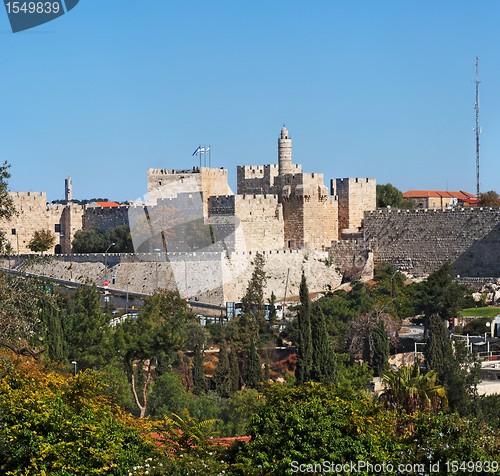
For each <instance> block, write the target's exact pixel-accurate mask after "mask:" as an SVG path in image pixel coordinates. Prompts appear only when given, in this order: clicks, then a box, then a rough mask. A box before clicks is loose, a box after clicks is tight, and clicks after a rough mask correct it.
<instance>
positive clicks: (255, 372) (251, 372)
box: [245, 336, 262, 388]
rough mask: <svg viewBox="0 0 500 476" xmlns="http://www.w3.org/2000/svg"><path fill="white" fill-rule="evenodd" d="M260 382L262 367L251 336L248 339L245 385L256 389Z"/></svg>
mask: <svg viewBox="0 0 500 476" xmlns="http://www.w3.org/2000/svg"><path fill="white" fill-rule="evenodd" d="M261 381H262V365H261V362H260V357H259V353H258V352H257V347H256V345H255V340H254V338H253V336H252V337H251V338H250V347H249V349H248V359H247V372H246V378H245V383H246V385H247V387H249V388H257V387H258V386H259V384H260V382H261Z"/></svg>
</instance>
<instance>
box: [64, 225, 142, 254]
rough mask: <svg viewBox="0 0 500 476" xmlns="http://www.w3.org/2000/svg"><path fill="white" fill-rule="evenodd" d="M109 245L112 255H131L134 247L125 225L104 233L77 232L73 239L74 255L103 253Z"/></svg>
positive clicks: (93, 229) (91, 231)
mask: <svg viewBox="0 0 500 476" xmlns="http://www.w3.org/2000/svg"><path fill="white" fill-rule="evenodd" d="M111 243H115V245H114V246H113V248H112V251H113V253H133V252H134V245H133V243H132V237H131V235H130V229H129V227H128V226H127V225H122V226H118V227H116V228H113V229H111V230H108V231H106V232H103V231H100V230H98V229H97V228H85V229H82V230H78V231H77V232H76V233H75V238H74V239H73V243H72V246H73V252H74V253H104V252H105V251H106V250H107V249H108V247H109V245H110V244H111Z"/></svg>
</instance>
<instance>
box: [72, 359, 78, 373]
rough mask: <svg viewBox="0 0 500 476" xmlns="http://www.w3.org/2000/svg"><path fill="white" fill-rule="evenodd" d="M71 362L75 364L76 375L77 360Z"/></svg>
mask: <svg viewBox="0 0 500 476" xmlns="http://www.w3.org/2000/svg"><path fill="white" fill-rule="evenodd" d="M71 363H72V364H73V365H74V366H75V376H76V365H77V362H76V360H72V361H71Z"/></svg>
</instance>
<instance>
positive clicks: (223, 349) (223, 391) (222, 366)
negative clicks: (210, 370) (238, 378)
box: [214, 340, 231, 398]
mask: <svg viewBox="0 0 500 476" xmlns="http://www.w3.org/2000/svg"><path fill="white" fill-rule="evenodd" d="M230 375H231V367H230V363H229V355H228V352H227V344H226V341H225V340H224V341H222V343H221V345H220V350H219V363H218V365H217V370H216V371H215V375H214V384H215V391H216V392H217V393H218V394H219V395H220V396H221V397H223V398H228V397H229V396H230V395H231V376H230Z"/></svg>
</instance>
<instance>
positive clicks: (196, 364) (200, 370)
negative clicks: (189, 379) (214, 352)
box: [192, 343, 206, 395]
mask: <svg viewBox="0 0 500 476" xmlns="http://www.w3.org/2000/svg"><path fill="white" fill-rule="evenodd" d="M193 352H194V359H193V370H192V371H193V393H194V394H195V395H200V394H202V393H203V392H205V390H206V383H205V369H204V367H203V347H202V346H200V345H199V343H196V344H195V346H194V349H193Z"/></svg>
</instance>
